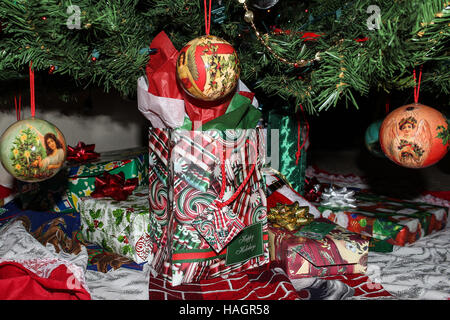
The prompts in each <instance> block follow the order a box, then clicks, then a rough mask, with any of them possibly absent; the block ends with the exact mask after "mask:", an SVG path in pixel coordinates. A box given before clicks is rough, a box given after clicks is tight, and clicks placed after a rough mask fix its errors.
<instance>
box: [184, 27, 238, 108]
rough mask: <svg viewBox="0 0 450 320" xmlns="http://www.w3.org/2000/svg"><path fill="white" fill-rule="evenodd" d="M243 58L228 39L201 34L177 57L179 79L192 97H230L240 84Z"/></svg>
mask: <svg viewBox="0 0 450 320" xmlns="http://www.w3.org/2000/svg"><path fill="white" fill-rule="evenodd" d="M239 74H240V67H239V59H238V56H237V53H236V51H235V50H234V48H233V47H232V46H231V44H229V43H228V42H226V41H225V40H223V39H221V38H218V37H215V36H211V35H206V36H201V37H198V38H196V39H194V40H191V41H190V42H188V44H186V46H184V48H183V49H181V51H180V54H179V56H178V59H177V79H178V81H179V83H180V85H181V87H182V88H183V90H184V91H185V92H186V93H187V94H188V95H190V96H192V97H194V98H196V99H199V100H203V101H214V100H218V99H221V98H223V97H225V96H227V95H228V94H229V93H231V92H232V91H234V89H235V88H236V86H237V83H238V80H239Z"/></svg>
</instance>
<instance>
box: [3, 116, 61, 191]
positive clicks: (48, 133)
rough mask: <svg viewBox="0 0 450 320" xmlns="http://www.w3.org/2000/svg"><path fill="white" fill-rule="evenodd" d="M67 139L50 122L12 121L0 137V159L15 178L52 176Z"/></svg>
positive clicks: (35, 120) (58, 164) (59, 166)
mask: <svg viewBox="0 0 450 320" xmlns="http://www.w3.org/2000/svg"><path fill="white" fill-rule="evenodd" d="M66 154H67V147H66V140H65V138H64V135H63V134H62V133H61V131H60V130H59V129H58V128H57V127H55V126H54V125H53V124H51V123H50V122H47V121H45V120H40V119H36V118H31V119H25V120H20V121H17V122H15V123H13V124H12V125H11V126H9V127H8V129H6V131H5V132H4V133H3V135H2V136H1V137H0V159H1V162H2V164H3V166H4V168H5V169H6V170H7V171H8V172H9V173H10V174H11V175H13V176H14V177H15V178H16V179H18V180H21V181H25V182H37V181H42V180H46V179H48V178H51V177H53V176H54V175H55V174H56V173H57V172H58V171H59V170H60V169H61V167H62V166H63V164H64V161H65V159H66Z"/></svg>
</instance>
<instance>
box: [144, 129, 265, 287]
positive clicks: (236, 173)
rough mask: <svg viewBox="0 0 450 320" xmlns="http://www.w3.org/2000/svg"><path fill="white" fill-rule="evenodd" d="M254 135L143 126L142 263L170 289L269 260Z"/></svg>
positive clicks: (257, 135) (258, 139)
mask: <svg viewBox="0 0 450 320" xmlns="http://www.w3.org/2000/svg"><path fill="white" fill-rule="evenodd" d="M261 133H262V132H261V130H260V129H233V130H231V129H230V130H223V131H222V130H215V129H213V130H207V131H190V130H182V129H176V130H171V129H158V128H150V130H149V161H150V163H149V166H150V177H149V208H150V230H149V234H150V239H151V242H152V251H151V253H150V255H149V259H148V261H149V263H150V264H151V267H152V269H153V271H154V272H156V273H157V274H160V275H162V276H163V278H165V279H166V280H167V281H169V282H170V283H171V284H172V285H174V286H175V285H179V284H183V283H192V282H197V281H199V280H201V279H208V278H214V277H218V276H221V275H224V274H233V273H236V272H239V271H242V270H247V269H251V268H255V267H258V266H261V265H264V264H266V263H267V262H268V261H269V252H268V230H267V217H266V215H267V209H266V197H265V190H264V187H265V182H264V178H263V175H262V173H261V169H262V165H263V164H264V152H263V150H264V143H263V139H262V134H261Z"/></svg>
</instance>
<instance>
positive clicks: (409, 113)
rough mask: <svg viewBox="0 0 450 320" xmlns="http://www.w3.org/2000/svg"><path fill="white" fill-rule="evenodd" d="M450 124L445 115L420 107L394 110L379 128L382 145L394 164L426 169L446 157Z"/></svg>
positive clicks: (404, 107) (405, 107)
mask: <svg viewBox="0 0 450 320" xmlns="http://www.w3.org/2000/svg"><path fill="white" fill-rule="evenodd" d="M447 130H448V124H447V119H446V118H445V117H444V115H443V114H442V113H441V112H439V111H437V110H436V109H434V108H431V107H428V106H425V105H423V104H419V103H413V104H409V105H405V106H402V107H399V108H397V109H395V110H393V111H392V112H391V113H389V114H388V115H387V116H386V118H385V119H384V121H383V123H382V124H381V127H380V133H379V136H380V145H381V149H382V150H383V152H384V153H385V155H386V156H387V157H388V158H389V159H390V160H392V161H393V162H395V163H397V164H399V165H401V166H404V167H407V168H425V167H428V166H431V165H433V164H435V163H436V162H438V161H439V160H441V159H442V158H443V157H444V156H445V154H446V153H447V146H448V143H445V144H444V140H443V139H444V137H445V136H446V134H447Z"/></svg>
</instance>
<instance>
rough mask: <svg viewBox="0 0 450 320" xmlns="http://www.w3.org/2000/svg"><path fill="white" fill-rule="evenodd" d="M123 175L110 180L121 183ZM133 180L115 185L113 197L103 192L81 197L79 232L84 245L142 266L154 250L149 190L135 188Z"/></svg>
mask: <svg viewBox="0 0 450 320" xmlns="http://www.w3.org/2000/svg"><path fill="white" fill-rule="evenodd" d="M120 175H121V176H122V177H123V173H121V174H117V175H111V176H110V177H109V180H113V179H119V180H120V178H121V177H118V176H120ZM132 180H134V179H129V180H126V181H125V180H123V181H122V182H123V183H120V182H117V181H116V182H115V183H113V184H114V185H115V189H116V190H115V191H114V192H112V193H111V192H109V191H110V190H106V188H103V189H101V188H100V189H101V190H102V191H100V192H98V191H97V190H96V191H95V192H94V193H93V194H91V195H94V197H82V198H81V199H80V200H79V211H80V216H81V227H80V232H81V235H82V237H83V239H84V240H85V241H87V242H90V243H94V244H97V245H99V246H101V247H102V248H104V249H105V250H107V251H110V252H114V253H117V254H120V255H122V256H125V257H127V258H129V259H131V260H133V261H134V262H136V263H138V264H140V263H145V262H146V261H147V257H148V254H149V252H150V249H151V243H150V236H149V227H150V215H149V207H148V187H147V186H138V187H137V188H135V187H136V186H137V181H132ZM135 180H137V179H135ZM97 185H98V182H97ZM110 186H111V185H109V186H108V189H110ZM133 186H134V187H133ZM121 191H122V192H121Z"/></svg>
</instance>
